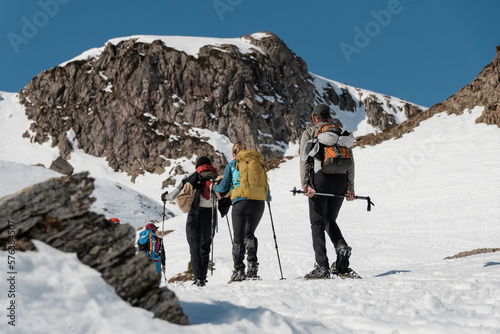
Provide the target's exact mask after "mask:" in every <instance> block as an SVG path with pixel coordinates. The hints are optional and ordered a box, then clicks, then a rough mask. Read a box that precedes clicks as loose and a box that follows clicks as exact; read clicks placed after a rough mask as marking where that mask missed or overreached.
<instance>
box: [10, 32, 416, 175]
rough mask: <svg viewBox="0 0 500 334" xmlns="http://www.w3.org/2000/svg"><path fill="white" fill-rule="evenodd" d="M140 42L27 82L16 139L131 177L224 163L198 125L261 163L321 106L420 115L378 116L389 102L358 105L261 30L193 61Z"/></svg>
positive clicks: (382, 123) (205, 49)
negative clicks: (199, 159)
mask: <svg viewBox="0 0 500 334" xmlns="http://www.w3.org/2000/svg"><path fill="white" fill-rule="evenodd" d="M139 40H140V38H130V39H123V40H120V41H116V42H115V43H107V44H106V45H105V47H104V48H103V49H102V51H101V52H100V53H99V55H98V56H92V57H89V58H85V59H79V60H75V61H70V62H69V63H66V64H64V66H59V67H55V68H53V69H50V70H47V71H45V72H43V73H41V74H39V75H38V76H36V77H35V78H34V79H33V80H32V81H31V82H30V83H28V85H27V86H26V87H25V88H24V89H23V90H21V91H20V94H19V95H20V101H21V103H22V104H23V105H24V106H25V109H26V114H27V116H28V117H29V119H31V120H33V123H32V124H31V128H30V129H29V131H26V133H25V137H28V138H30V140H31V141H33V142H37V143H43V142H46V141H52V145H53V146H57V147H58V148H59V150H60V154H61V158H62V159H64V160H69V159H70V157H71V152H72V151H73V150H74V147H73V143H75V142H77V143H78V144H77V145H78V147H79V148H81V149H82V150H83V151H84V152H86V153H88V154H90V155H93V156H97V157H106V159H107V161H108V163H109V165H110V166H111V167H112V168H113V169H114V170H115V171H125V172H127V173H128V174H129V175H130V176H131V177H132V179H134V178H135V177H137V176H138V175H140V174H142V173H144V172H149V173H157V174H163V173H164V172H165V171H166V170H168V169H170V170H171V172H172V173H176V174H178V173H183V171H182V168H180V166H175V165H172V161H173V160H174V159H177V158H179V157H188V158H192V157H193V156H201V155H209V156H211V157H212V158H213V160H214V164H215V166H216V167H220V166H222V165H224V164H225V163H226V162H227V160H226V156H224V154H222V153H223V152H220V151H217V148H216V147H213V146H212V145H211V144H209V143H208V138H206V137H204V136H203V134H202V132H200V131H199V129H206V130H209V131H211V132H212V133H217V134H222V135H224V136H226V137H227V138H228V139H229V140H230V141H231V142H236V141H239V140H242V141H245V142H246V144H247V145H248V146H249V147H250V148H256V149H258V150H259V151H260V152H262V153H263V155H264V156H265V157H266V158H267V159H270V158H277V157H282V156H283V154H284V152H285V150H286V148H287V145H288V143H290V142H295V141H296V140H297V139H298V138H299V136H300V134H301V132H302V131H303V129H304V127H305V125H306V123H307V121H309V119H310V111H311V110H312V106H313V105H314V104H315V103H320V102H321V103H327V104H329V105H330V106H331V107H332V109H333V113H334V115H333V116H334V117H336V118H337V120H338V122H339V123H340V124H342V122H343V121H342V117H341V115H340V112H347V113H356V112H360V113H361V114H362V115H361V118H364V117H365V114H364V112H366V114H367V115H368V122H369V123H370V124H371V126H373V128H374V129H377V131H383V130H385V129H387V128H389V127H391V126H394V125H395V124H397V123H398V119H397V118H395V117H394V114H395V113H397V112H403V113H404V114H406V115H407V116H408V117H409V116H412V115H414V114H416V113H418V112H420V111H421V110H422V109H421V108H419V107H418V106H415V105H412V104H409V103H406V104H407V106H405V103H403V104H402V106H398V107H397V108H392V109H391V108H389V109H391V110H390V111H389V112H387V108H385V107H384V106H387V105H389V104H390V102H389V103H388V102H387V101H389V100H390V99H386V100H385V101H384V100H382V101H381V100H380V99H379V98H378V97H377V96H375V95H372V96H365V97H363V99H362V98H361V96H360V95H359V94H358V93H356V92H353V91H352V90H350V89H348V88H346V87H347V86H345V85H336V84H335V83H333V82H326V81H321V80H319V79H317V78H313V77H312V76H311V74H310V73H309V71H308V69H307V65H306V63H305V62H304V61H303V60H302V59H301V58H300V57H298V56H297V55H295V54H294V53H293V52H292V51H291V50H290V49H289V48H288V47H287V46H286V44H285V43H284V42H283V41H282V40H281V39H279V38H278V37H277V36H276V35H274V34H272V33H268V32H263V33H257V34H252V35H246V36H243V37H241V38H240V40H241V41H245V42H247V43H248V44H249V45H250V47H249V48H248V50H245V51H242V50H241V49H239V48H238V47H237V46H236V45H232V44H220V45H204V46H202V47H200V48H199V50H198V52H197V54H195V55H193V54H190V53H189V52H185V51H179V50H176V49H174V48H172V47H169V46H168V45H166V44H165V43H164V42H163V41H162V40H161V39H158V40H155V41H152V42H148V43H145V42H140V41H139ZM318 81H321V83H320V84H319V86H318ZM388 98H389V97H388ZM398 103H399V102H398ZM398 108H399V111H398V110H396V109H398ZM351 118H352V117H351ZM75 140H76V141H75ZM59 165H61V164H60V162H59ZM66 167H67V166H66ZM65 169H67V170H71V168H65ZM167 174H168V173H167ZM172 182H173V180H167V182H165V184H164V185H168V184H172Z"/></svg>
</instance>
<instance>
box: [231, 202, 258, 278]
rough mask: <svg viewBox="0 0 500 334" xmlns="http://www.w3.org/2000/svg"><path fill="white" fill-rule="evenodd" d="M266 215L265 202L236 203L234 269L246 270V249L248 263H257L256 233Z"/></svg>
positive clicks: (233, 214)
mask: <svg viewBox="0 0 500 334" xmlns="http://www.w3.org/2000/svg"><path fill="white" fill-rule="evenodd" d="M263 213H264V202H262V201H254V200H243V201H239V202H236V203H234V205H233V211H232V213H231V217H232V219H233V231H234V244H233V262H234V269H235V270H241V269H245V263H244V262H243V261H244V260H245V249H246V252H247V261H248V262H252V263H257V238H256V237H255V235H254V233H255V230H256V229H257V226H258V225H259V222H260V219H261V218H262V214H263Z"/></svg>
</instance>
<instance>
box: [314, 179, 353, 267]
mask: <svg viewBox="0 0 500 334" xmlns="http://www.w3.org/2000/svg"><path fill="white" fill-rule="evenodd" d="M313 181H314V188H315V190H316V192H319V193H327V194H335V195H345V192H346V190H347V177H346V175H344V174H333V175H332V174H323V173H322V172H319V173H316V174H314V179H313ZM343 201H344V199H343V198H342V197H328V196H313V197H311V198H309V218H310V220H311V233H312V241H313V249H314V256H315V260H316V263H317V264H318V265H319V266H320V267H325V268H328V267H329V262H328V256H327V255H326V243H325V231H326V233H328V236H329V237H330V240H331V241H332V243H333V245H334V246H335V249H337V248H339V247H342V246H347V243H346V242H345V240H344V237H343V236H342V232H341V231H340V228H339V226H338V225H337V216H338V214H339V211H340V208H341V207H342V202H343Z"/></svg>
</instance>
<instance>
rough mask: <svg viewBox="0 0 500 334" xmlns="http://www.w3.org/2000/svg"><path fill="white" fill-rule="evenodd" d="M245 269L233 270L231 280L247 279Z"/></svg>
mask: <svg viewBox="0 0 500 334" xmlns="http://www.w3.org/2000/svg"><path fill="white" fill-rule="evenodd" d="M246 277H247V276H246V275H245V269H239V270H233V274H232V275H231V278H230V279H229V282H239V281H244V280H245V279H246Z"/></svg>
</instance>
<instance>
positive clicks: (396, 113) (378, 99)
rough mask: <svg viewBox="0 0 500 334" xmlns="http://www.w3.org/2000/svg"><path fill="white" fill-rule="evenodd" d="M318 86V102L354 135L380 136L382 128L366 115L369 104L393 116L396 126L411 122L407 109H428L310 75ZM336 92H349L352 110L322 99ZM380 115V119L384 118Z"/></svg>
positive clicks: (340, 93) (343, 93) (340, 94)
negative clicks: (331, 90)
mask: <svg viewBox="0 0 500 334" xmlns="http://www.w3.org/2000/svg"><path fill="white" fill-rule="evenodd" d="M311 76H312V78H313V80H314V85H315V86H316V102H317V103H324V104H327V105H328V106H329V107H330V109H331V110H332V111H333V112H334V113H335V114H336V116H335V117H337V118H338V119H340V120H341V122H342V125H343V127H344V129H346V130H348V131H351V132H353V133H354V135H355V136H356V137H357V136H364V135H367V134H370V133H373V134H377V133H379V132H380V129H379V128H377V127H376V126H374V124H373V122H372V121H371V120H370V117H368V115H367V110H366V109H367V108H366V105H368V104H372V105H373V104H375V105H379V107H378V108H379V110H380V111H379V112H380V113H381V114H383V115H389V117H393V118H394V121H395V124H400V123H402V122H404V121H406V120H407V119H408V115H407V113H408V108H416V109H420V110H426V109H427V108H426V107H423V106H419V105H416V104H414V103H411V102H408V101H405V100H402V99H400V98H397V97H393V96H388V95H384V94H380V93H375V92H373V91H370V90H366V89H361V88H356V87H353V86H349V85H346V84H345V83H340V82H337V81H334V80H330V79H326V78H323V77H321V76H319V75H316V74H313V73H311ZM329 89H333V90H334V91H335V93H336V94H337V95H338V96H342V95H345V94H346V93H347V94H349V96H351V97H352V99H353V104H354V106H353V108H354V110H353V111H348V110H343V109H341V108H340V107H339V105H336V104H334V103H332V102H331V101H328V100H325V99H324V98H323V97H324V96H325V95H328V90H329ZM383 115H379V116H383Z"/></svg>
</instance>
